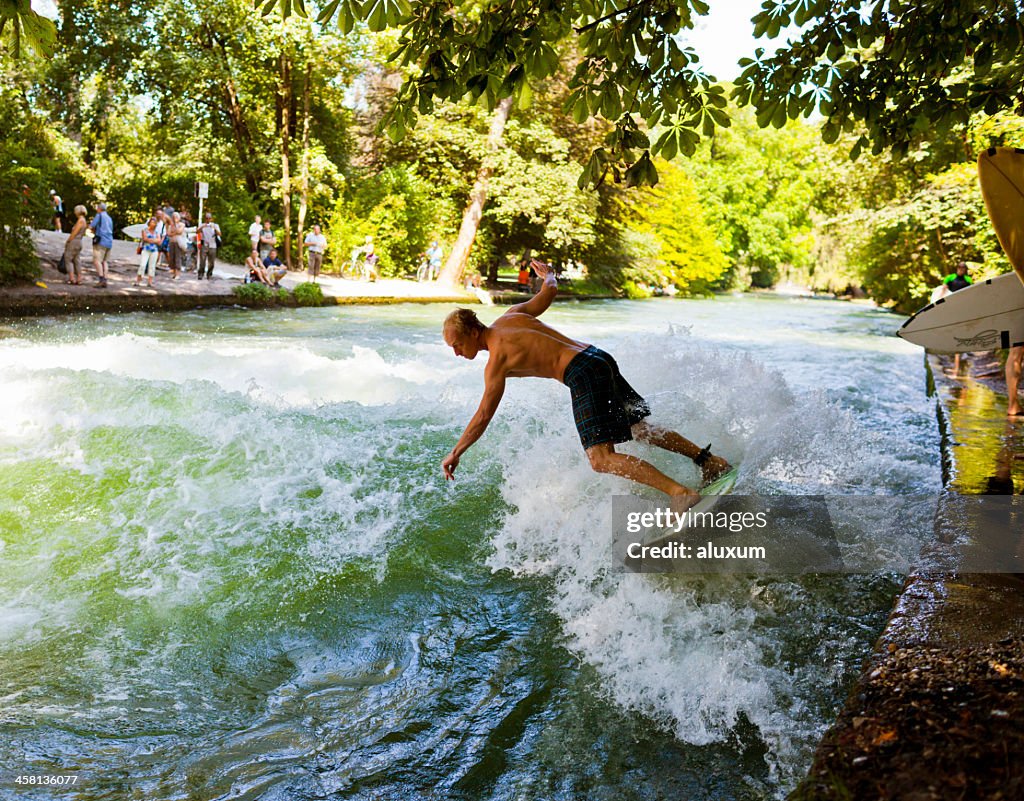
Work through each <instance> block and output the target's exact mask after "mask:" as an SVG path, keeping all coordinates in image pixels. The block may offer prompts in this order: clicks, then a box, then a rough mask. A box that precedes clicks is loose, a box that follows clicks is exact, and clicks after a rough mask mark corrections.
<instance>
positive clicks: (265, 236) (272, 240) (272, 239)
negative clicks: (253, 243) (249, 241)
mask: <svg viewBox="0 0 1024 801" xmlns="http://www.w3.org/2000/svg"><path fill="white" fill-rule="evenodd" d="M276 248H277V235H276V234H275V233H274V229H273V228H271V226H270V220H264V221H263V230H262V231H260V258H261V259H265V258H267V256H269V255H270V251H272V250H274V249H276Z"/></svg>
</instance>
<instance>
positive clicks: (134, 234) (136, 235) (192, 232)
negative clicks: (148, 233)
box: [121, 223, 196, 240]
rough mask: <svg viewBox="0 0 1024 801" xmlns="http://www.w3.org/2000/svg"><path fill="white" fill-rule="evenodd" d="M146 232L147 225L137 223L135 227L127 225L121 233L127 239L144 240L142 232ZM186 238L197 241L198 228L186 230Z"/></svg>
mask: <svg viewBox="0 0 1024 801" xmlns="http://www.w3.org/2000/svg"><path fill="white" fill-rule="evenodd" d="M144 230H146V223H135V225H126V226H125V227H124V228H122V229H121V233H122V234H124V237H125V239H142V232H143V231H144ZM185 236H187V237H188V238H189V239H190V240H191V239H195V236H196V228H195V226H193V227H191V228H186V229H185Z"/></svg>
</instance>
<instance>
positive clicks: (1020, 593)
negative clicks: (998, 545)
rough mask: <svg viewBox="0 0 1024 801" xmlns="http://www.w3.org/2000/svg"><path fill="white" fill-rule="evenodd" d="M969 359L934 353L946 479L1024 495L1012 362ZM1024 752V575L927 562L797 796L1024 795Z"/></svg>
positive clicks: (795, 800) (915, 800)
mask: <svg viewBox="0 0 1024 801" xmlns="http://www.w3.org/2000/svg"><path fill="white" fill-rule="evenodd" d="M964 361H965V363H966V364H965V366H964V367H963V370H962V372H961V374H958V375H954V374H952V360H951V359H948V358H946V357H938V356H929V357H928V360H927V365H928V371H929V384H930V386H933V387H934V390H935V397H936V407H937V413H938V418H939V425H940V427H941V430H942V449H943V454H942V457H943V467H944V477H945V484H946V491H947V492H951V493H960V494H965V495H977V494H1012V493H1018V494H1019V493H1020V492H1021V491H1022V489H1024V459H1021V458H1020V455H1021V454H1022V453H1024V430H1022V429H1024V424H1021V423H1013V422H1007V421H1006V397H1005V387H1003V385H1002V383H1001V379H1000V373H1001V370H1000V365H999V364H998V362H996V361H995V360H994V359H993V358H991V357H986V356H978V357H968V358H966V359H965V360H964ZM941 524H942V521H940V520H937V521H936V528H937V530H938V529H939V528H940V527H941ZM1016 536H1018V537H1020V538H1021V540H1022V543H1021V547H1022V548H1024V526H1022V530H1021V532H1019V534H1016ZM1022 757H1024V575H1020V574H1006V573H985V574H979V573H959V572H957V571H956V570H955V569H953V570H951V571H948V572H942V573H936V572H924V571H921V572H917V573H915V574H913V575H911V576H910V577H909V578H908V579H907V581H906V583H905V585H904V587H903V590H902V591H901V593H900V595H899V597H898V598H897V601H896V604H895V607H894V608H893V611H892V613H891V614H890V617H889V621H888V623H887V624H886V627H885V630H884V631H883V633H882V635H881V637H880V638H879V641H878V643H877V644H876V646H875V651H874V653H873V654H872V655H871V656H870V657H869V658H868V660H867V661H866V664H865V668H864V671H863V673H862V674H861V677H860V679H859V680H858V681H857V683H856V685H855V686H854V688H853V691H852V692H851V694H850V697H849V699H848V700H847V702H846V705H845V707H844V708H843V710H842V711H841V713H840V715H839V717H838V719H837V720H836V722H835V724H834V725H833V726H832V727H831V728H830V729H829V731H828V732H827V733H826V734H825V737H824V738H823V739H822V742H821V743H820V744H819V746H818V749H817V752H816V754H815V757H814V761H813V764H812V766H811V769H810V771H809V773H808V776H807V778H806V779H805V780H804V781H803V782H802V783H801V784H800V785H799V786H798V787H797V788H796V790H794V791H793V792H792V793H791V794H790V796H789V799H790V801H812V799H813V800H814V801H817V800H818V799H821V800H822V801H833V800H834V801H841V800H842V801H857V800H859V799H872V800H874V799H879V800H882V799H900V801H939V800H942V801H945V799H971V801H975V800H976V799H992V800H993V801H995V800H996V799H999V800H1000V801H1001V800H1002V799H1007V800H1009V799H1024V759H1022Z"/></svg>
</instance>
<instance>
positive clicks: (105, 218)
mask: <svg viewBox="0 0 1024 801" xmlns="http://www.w3.org/2000/svg"><path fill="white" fill-rule="evenodd" d="M95 208H96V216H95V217H93V218H92V222H91V223H90V224H89V227H90V228H91V229H92V234H93V235H92V266H93V269H95V270H96V286H97V287H99V288H100V289H104V288H105V287H106V286H107V267H108V264H107V260H108V259H109V258H110V249H111V248H112V247H113V246H114V221H113V220H112V219H110V215H109V214H107V204H106V203H103V202H102V201H101V202H99V203H97V204H96V207H95Z"/></svg>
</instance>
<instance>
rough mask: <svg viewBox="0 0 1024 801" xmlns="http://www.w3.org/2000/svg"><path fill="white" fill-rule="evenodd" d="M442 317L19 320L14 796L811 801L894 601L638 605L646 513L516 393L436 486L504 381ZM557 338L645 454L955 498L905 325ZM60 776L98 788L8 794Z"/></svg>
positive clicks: (774, 586)
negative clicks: (619, 543) (606, 380)
mask: <svg viewBox="0 0 1024 801" xmlns="http://www.w3.org/2000/svg"><path fill="white" fill-rule="evenodd" d="M448 310H449V309H447V308H445V307H441V306H438V307H431V306H393V307H377V308H345V309H317V310H279V311H269V312H251V311H243V310H231V309H224V310H208V311H202V312H195V313H189V314H175V315H161V314H153V315H134V314H133V315H123V316H93V317H81V318H77V317H75V318H65V319H41V320H34V321H27V322H17V323H8V325H7V327H6V328H4V329H3V331H2V333H3V334H4V336H3V337H2V338H0V374H2V376H3V378H2V384H0V387H2V389H0V395H2V398H3V403H2V410H3V411H2V414H0V798H4V799H6V798H38V799H57V798H60V799H90V800H92V799H111V800H113V799H229V798H231V799H268V800H273V801H277V800H278V799H322V798H346V799H360V800H363V799H366V800H367V801H368V800H369V799H432V798H437V799H449V798H451V799H463V798H465V799H495V800H497V799H584V798H586V799H609V800H610V799H616V801H628V800H630V799H637V800H638V801H639V800H640V799H677V798H678V799H691V800H694V801H696V800H698V799H715V800H716V801H717V800H718V799H768V798H777V797H779V796H780V795H782V794H784V793H785V791H786V790H787V789H789V788H791V787H792V786H793V784H794V783H795V782H796V781H797V780H798V779H799V778H800V776H801V775H802V773H803V772H804V771H805V770H806V768H807V766H808V765H809V761H810V757H811V754H812V752H813V749H814V746H815V744H816V741H817V738H818V737H819V736H820V734H821V732H822V731H823V730H824V728H825V727H826V726H827V725H828V723H829V722H830V720H831V719H832V717H833V716H834V714H835V711H836V709H837V708H838V706H839V705H841V703H842V701H843V698H844V696H845V693H846V692H847V690H848V689H849V687H850V685H851V683H852V681H853V679H854V678H855V677H856V675H857V669H858V667H859V664H860V661H861V659H862V658H863V657H864V655H865V654H866V653H867V651H868V649H869V648H870V645H871V643H872V642H873V640H874V639H875V637H876V636H877V634H878V633H879V631H880V630H881V627H882V624H883V623H884V620H885V616H886V614H887V612H888V609H889V606H890V604H891V601H892V597H893V594H894V593H895V592H896V590H897V589H898V587H899V583H900V577H899V575H897V574H896V573H892V574H885V575H878V576H806V577H794V576H784V577H775V578H766V577H761V578H748V577H740V576H732V577H728V576H697V577H675V578H668V577H659V576H638V575H621V574H617V573H614V572H613V571H611V570H610V567H611V561H610V556H609V547H610V538H611V533H610V507H611V496H612V495H613V494H614V493H616V492H620V493H621V492H624V491H628V490H629V487H626V486H624V483H623V481H622V480H621V479H617V478H615V477H612V476H601V475H597V474H595V473H593V472H592V471H591V470H590V468H589V466H588V465H587V463H586V459H585V456H584V454H583V452H582V450H581V448H580V446H579V441H578V438H577V436H576V433H575V429H574V427H573V422H572V415H571V411H570V407H569V398H568V392H567V391H566V389H565V388H564V387H563V386H561V385H559V384H557V383H556V382H553V381H546V382H545V381H541V380H539V379H518V380H516V381H512V382H510V383H509V385H508V389H507V390H506V396H505V399H504V401H503V403H502V407H501V409H500V411H499V413H498V416H497V418H496V419H495V420H494V422H493V423H492V425H491V428H490V429H489V430H488V432H487V433H486V435H485V436H484V438H483V439H482V440H481V441H480V442H479V443H478V444H477V445H476V446H475V447H474V448H473V449H472V450H471V451H470V452H469V453H468V454H467V455H466V456H465V457H464V458H463V460H462V465H461V467H460V471H459V476H458V480H457V481H455V482H452V483H446V482H445V481H444V480H443V477H442V475H441V471H440V467H439V464H440V460H441V459H442V458H443V456H444V455H445V454H446V453H447V451H448V450H449V449H450V448H451V446H452V445H453V443H454V441H455V440H456V439H457V438H458V436H459V434H460V433H461V430H462V428H463V426H464V425H465V423H466V422H467V421H468V420H469V417H470V416H471V414H472V413H473V411H474V409H475V408H476V404H477V402H478V400H479V395H480V391H481V388H482V381H483V377H482V373H483V369H482V364H481V361H482V359H483V357H482V356H481V358H480V359H478V360H477V361H476V362H474V363H470V362H466V361H464V360H462V359H457V358H455V357H454V356H453V355H452V353H451V351H450V349H448V348H446V347H445V346H444V343H443V342H442V340H441V338H440V335H439V329H440V322H441V320H442V319H443V316H444V314H445V313H446V312H447V311H448ZM499 312H500V310H482V311H481V316H482V317H484V318H485V320H486V319H490V318H491V317H493V316H494V315H496V314H498V313H499ZM545 319H546V320H547V321H548V322H550V323H551V324H553V325H555V326H556V327H559V328H560V329H562V330H564V331H566V332H567V333H569V334H570V335H573V336H575V337H577V338H579V339H582V340H584V341H588V342H593V343H595V344H597V345H599V346H601V347H603V348H605V349H607V350H609V351H610V352H612V353H613V354H614V355H615V356H616V358H617V359H618V361H619V364H620V367H621V368H622V371H623V373H624V374H625V376H626V378H627V379H628V380H629V381H630V383H631V384H632V385H633V386H634V387H636V388H637V389H638V390H639V391H640V392H641V393H643V394H644V395H645V396H646V397H647V398H648V399H649V400H650V402H651V405H652V407H653V409H654V419H655V421H657V422H660V423H664V424H668V425H671V426H673V427H676V428H678V429H679V430H680V431H681V432H682V433H683V434H685V435H687V436H689V437H690V438H692V439H694V440H696V441H698V442H700V443H701V444H703V443H704V442H708V441H711V442H714V443H715V450H716V452H721V453H723V454H724V455H725V456H726V457H727V458H729V459H730V460H732V461H734V462H735V463H738V464H740V465H741V470H740V480H739V484H738V487H737V491H743V492H751V493H754V492H757V493H765V494H779V493H793V494H813V493H827V494H833V495H879V494H880V495H896V494H901V493H934V492H936V491H937V490H938V489H939V487H940V468H939V448H938V434H937V431H936V425H935V421H934V406H933V403H932V402H931V401H930V400H929V399H928V398H927V397H926V396H925V380H924V375H923V364H922V358H921V354H920V352H919V351H917V350H916V349H914V348H912V347H910V346H907V345H906V344H905V343H902V342H901V341H900V340H897V339H896V338H894V337H893V332H894V331H895V330H896V328H897V327H898V326H899V323H900V322H901V321H900V319H899V318H897V317H895V316H893V315H890V314H887V313H885V312H881V311H877V310H873V309H870V308H867V307H865V306H856V305H850V304H844V303H837V302H828V301H815V300H804V299H795V298H773V297H761V298H749V297H726V298H718V299H716V300H709V301H647V302H605V303H589V304H575V305H557V306H556V307H554V308H553V309H552V310H551V311H550V312H549V313H548V314H547V315H546V317H545ZM627 449H632V452H635V453H638V454H643V455H648V456H651V457H652V459H653V460H654V461H655V462H656V463H657V464H658V465H659V466H661V467H662V468H663V469H665V470H666V471H667V472H669V473H671V474H673V475H676V476H678V477H679V478H680V480H683V481H689V482H693V481H694V480H695V477H696V473H695V471H694V468H693V467H692V465H691V464H689V463H688V462H687V461H686V460H685V459H681V458H679V457H673V456H671V455H669V454H664V453H658V454H652V453H651V452H650V451H649V450H645V449H644V446H639V445H630V446H627ZM924 535H925V532H924V530H923V528H922V531H920V532H917V531H910V532H908V537H909V538H910V540H911V541H913V539H914V538H915V537H919V536H920V537H923V536H924ZM866 536H870V532H869V534H868V535H866ZM884 545H885V543H879V546H880V547H883V546H884ZM46 775H49V776H63V777H74V782H75V783H74V785H62V786H60V787H57V786H42V785H34V786H29V785H26V784H25V783H24V782H18V781H17V779H18V777H19V776H46Z"/></svg>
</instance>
